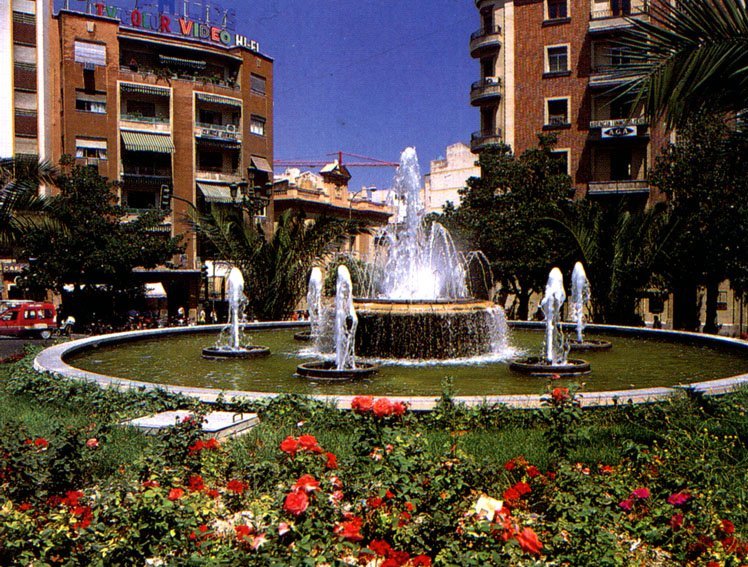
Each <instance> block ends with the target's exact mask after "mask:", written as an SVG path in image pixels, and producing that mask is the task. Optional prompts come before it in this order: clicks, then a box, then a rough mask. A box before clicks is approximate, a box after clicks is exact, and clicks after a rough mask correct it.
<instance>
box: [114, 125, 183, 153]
mask: <svg viewBox="0 0 748 567" xmlns="http://www.w3.org/2000/svg"><path fill="white" fill-rule="evenodd" d="M121 133H122V143H124V144H125V149H127V150H130V151H131V152H156V153H159V154H173V153H174V142H172V141H171V136H169V135H161V134H149V133H146V132H129V131H127V130H122V132H121Z"/></svg>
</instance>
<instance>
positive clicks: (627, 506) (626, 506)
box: [618, 498, 634, 512]
mask: <svg viewBox="0 0 748 567" xmlns="http://www.w3.org/2000/svg"><path fill="white" fill-rule="evenodd" d="M618 506H620V507H621V508H622V509H623V510H626V511H627V512H629V511H631V508H633V506H634V501H633V500H632V499H631V498H627V499H626V500H621V501H620V502H619V503H618Z"/></svg>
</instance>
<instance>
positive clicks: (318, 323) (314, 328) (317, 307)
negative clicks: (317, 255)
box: [294, 266, 322, 341]
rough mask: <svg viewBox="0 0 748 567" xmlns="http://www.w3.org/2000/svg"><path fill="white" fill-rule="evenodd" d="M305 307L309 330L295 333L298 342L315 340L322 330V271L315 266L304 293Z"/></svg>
mask: <svg viewBox="0 0 748 567" xmlns="http://www.w3.org/2000/svg"><path fill="white" fill-rule="evenodd" d="M306 305H307V311H308V312H309V330H308V331H301V332H300V333H296V334H295V335H294V338H295V339H296V340H299V341H309V340H316V338H317V337H319V336H320V334H321V329H322V270H320V269H319V268H317V267H316V266H315V267H314V268H312V273H311V274H310V275H309V286H308V287H307V293H306Z"/></svg>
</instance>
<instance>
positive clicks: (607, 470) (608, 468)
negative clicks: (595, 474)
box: [600, 465, 613, 474]
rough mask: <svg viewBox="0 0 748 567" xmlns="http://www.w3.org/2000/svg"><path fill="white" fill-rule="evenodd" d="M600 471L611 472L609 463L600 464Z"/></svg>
mask: <svg viewBox="0 0 748 567" xmlns="http://www.w3.org/2000/svg"><path fill="white" fill-rule="evenodd" d="M600 472H601V473H602V474H613V467H612V466H610V465H600Z"/></svg>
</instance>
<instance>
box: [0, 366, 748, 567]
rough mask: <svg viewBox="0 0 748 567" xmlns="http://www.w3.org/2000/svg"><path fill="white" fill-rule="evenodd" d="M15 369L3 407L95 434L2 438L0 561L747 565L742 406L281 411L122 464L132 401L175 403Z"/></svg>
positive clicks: (174, 435) (361, 403)
mask: <svg viewBox="0 0 748 567" xmlns="http://www.w3.org/2000/svg"><path fill="white" fill-rule="evenodd" d="M14 368H15V369H14V370H13V371H12V372H11V373H10V374H9V377H8V378H7V379H6V380H5V381H4V382H3V388H4V391H5V395H6V396H14V398H13V399H16V400H22V399H24V397H25V396H29V395H34V396H35V399H36V400H38V404H39V411H45V408H55V409H56V411H57V410H59V409H60V408H61V407H66V404H69V403H71V402H70V400H71V399H72V400H73V401H72V403H73V404H75V405H76V406H77V407H78V408H82V409H83V411H85V412H88V413H89V415H90V416H91V418H90V419H91V420H92V423H91V424H90V425H87V426H85V427H76V428H70V427H66V426H64V424H61V426H60V427H55V428H53V429H51V430H49V432H48V433H46V434H44V435H40V434H38V432H34V431H31V429H33V428H29V427H25V426H24V424H23V423H17V422H16V423H13V422H8V423H5V425H4V426H3V427H2V429H0V564H2V565H6V564H7V565H13V564H19V565H35V564H82V565H89V564H105V565H110V564H138V565H142V564H150V565H159V564H161V565H167V564H236V565H244V564H247V565H345V564H347V565H368V566H370V567H392V566H397V565H405V566H417V565H476V566H478V565H541V564H549V563H550V564H555V565H575V566H576V565H694V566H703V565H709V566H710V567H711V566H714V565H734V566H739V565H743V564H745V563H746V553H747V552H748V544H747V543H746V540H745V539H744V538H743V536H742V533H743V530H744V528H745V519H746V494H745V491H744V488H743V487H744V486H745V485H746V481H748V478H747V475H748V473H747V472H746V467H745V465H744V463H745V462H746V457H748V454H747V452H746V447H745V443H746V440H748V435H747V434H748V425H747V424H746V418H745V415H746V413H745V412H746V402H747V401H748V395H747V394H746V393H745V392H739V393H737V394H735V395H733V396H730V397H725V398H723V399H720V400H708V399H700V398H695V399H686V398H683V399H681V400H677V401H674V402H672V403H670V404H662V405H659V406H652V407H647V408H635V407H623V408H617V409H611V410H599V411H598V413H592V414H591V413H587V412H584V413H583V412H582V411H581V410H580V408H579V405H578V399H577V396H576V393H575V392H574V391H570V390H567V389H565V388H555V389H553V390H551V391H550V392H549V393H550V394H551V395H550V396H548V406H547V407H546V408H545V409H543V410H540V411H535V412H521V411H509V410H506V409H504V408H500V407H483V408H476V409H466V408H462V407H460V406H457V405H455V404H453V403H452V402H451V399H450V398H449V396H448V395H445V396H444V397H443V399H442V400H441V402H440V404H439V407H438V408H437V409H436V411H434V412H432V413H431V414H429V415H414V414H413V413H412V412H410V411H409V410H408V408H407V406H406V405H405V404H403V403H400V402H398V401H397V400H389V399H386V398H379V399H375V398H371V397H357V398H355V399H354V400H353V402H352V410H353V411H351V412H345V413H341V412H338V411H335V410H333V409H331V408H330V407H327V406H324V405H322V404H320V403H318V402H314V401H310V400H305V399H302V398H298V397H281V398H279V399H277V400H274V401H269V402H263V403H262V404H259V405H257V404H256V405H254V406H253V408H252V409H254V410H256V411H259V412H260V413H261V416H262V423H261V424H260V425H259V426H258V427H257V428H256V429H254V430H253V431H252V432H251V433H250V434H248V435H247V436H246V437H244V438H241V439H238V440H232V441H226V442H219V441H217V440H215V439H211V438H204V437H201V430H200V417H199V411H198V412H197V416H196V417H195V418H193V419H188V420H186V421H184V422H181V423H178V424H176V425H175V426H174V427H173V428H171V429H170V430H169V431H168V432H166V433H163V434H160V435H158V436H154V437H150V438H144V441H143V442H144V445H143V447H144V449H143V452H142V456H141V457H140V458H136V459H132V460H129V461H124V460H120V461H118V460H117V459H116V457H115V456H113V455H112V453H107V451H112V450H113V449H114V448H115V447H113V446H115V445H117V444H118V443H121V441H119V440H118V439H119V437H118V436H119V435H121V431H120V429H119V428H115V427H112V425H113V424H114V423H116V422H117V421H119V420H120V419H121V418H122V417H123V416H125V415H127V414H128V412H131V411H133V410H132V409H131V408H132V406H133V405H136V404H139V405H140V407H141V410H140V411H144V410H147V409H151V408H153V407H154V406H157V407H159V408H161V407H163V406H169V405H173V406H179V405H182V404H183V403H184V400H179V399H171V398H168V397H166V398H159V397H156V398H153V397H152V396H153V394H145V393H139V392H133V393H129V394H122V393H117V392H108V393H105V394H102V393H101V391H100V390H97V389H90V388H92V387H90V386H82V385H80V384H78V385H76V384H74V383H60V382H54V381H53V379H51V378H49V377H45V376H35V375H33V374H32V373H28V374H27V373H26V370H25V367H24V366H23V363H21V364H20V365H17V366H15V367H14ZM71 389H77V390H75V391H76V392H77V393H76V394H75V395H71V391H72V390H71ZM5 399H6V400H7V399H9V398H7V397H6V398H5ZM1 400H2V399H0V403H2V401H1ZM227 407H234V406H232V405H231V404H227ZM195 409H198V408H195ZM245 409H246V408H245ZM2 423H3V422H2V421H1V420H0V424H2ZM105 455H108V456H107V457H106V458H105V457H104V456H105Z"/></svg>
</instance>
